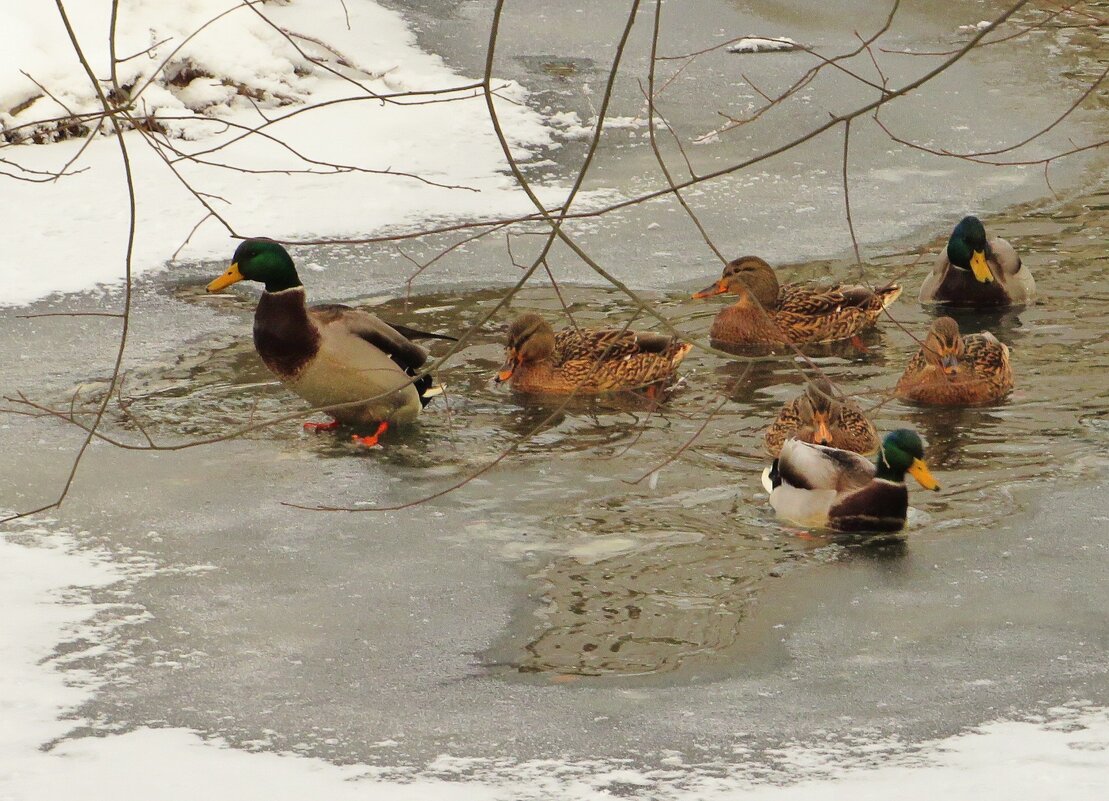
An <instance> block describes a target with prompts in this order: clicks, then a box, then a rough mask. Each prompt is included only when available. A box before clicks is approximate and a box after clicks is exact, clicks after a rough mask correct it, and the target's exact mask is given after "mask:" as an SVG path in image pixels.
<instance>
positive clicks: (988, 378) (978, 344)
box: [894, 317, 1013, 406]
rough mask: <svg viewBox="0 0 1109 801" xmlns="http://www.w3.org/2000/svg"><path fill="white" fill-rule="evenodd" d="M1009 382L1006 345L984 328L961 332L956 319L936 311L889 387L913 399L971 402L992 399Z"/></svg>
mask: <svg viewBox="0 0 1109 801" xmlns="http://www.w3.org/2000/svg"><path fill="white" fill-rule="evenodd" d="M1012 388H1013V369H1012V367H1011V366H1010V365H1009V349H1008V348H1007V347H1005V346H1004V345H1003V344H1001V343H1000V342H998V341H997V338H996V337H995V336H994V335H993V334H991V333H989V332H986V333H983V334H968V335H967V336H965V337H964V336H961V335H960V334H959V324H958V323H957V322H955V321H954V320H952V319H951V318H950V317H939V318H937V319H936V321H935V322H934V323H932V328H931V329H929V331H928V337H927V339H925V340H924V346H923V347H921V348H920V350H918V351H917V352H916V355H915V356H913V359H912V361H910V362H909V366H908V367H906V368H905V372H904V374H902V376H901V378H900V380H899V381H898V382H897V388H896V389H895V390H894V391H895V392H896V393H897V396H898V397H899V398H903V399H904V400H907V401H913V402H914V403H923V404H928V405H931V406H973V405H978V404H983V403H996V402H997V401H999V400H1001V399H1002V398H1004V397H1005V396H1006V395H1007V394H1009V391H1010V390H1012Z"/></svg>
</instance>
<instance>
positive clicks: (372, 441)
mask: <svg viewBox="0 0 1109 801" xmlns="http://www.w3.org/2000/svg"><path fill="white" fill-rule="evenodd" d="M388 430H389V424H388V423H378V425H377V431H375V432H374V433H372V434H371V435H370V436H368V437H360V436H358V435H357V434H352V435H351V437H350V438H351V440H352V441H354V442H357V443H358V444H359V445H363V446H365V447H367V448H372V447H374V446H375V445H377V444H378V443H377V441H378V439H380V438H381V435H382V434H384V433H385V432H386V431H388Z"/></svg>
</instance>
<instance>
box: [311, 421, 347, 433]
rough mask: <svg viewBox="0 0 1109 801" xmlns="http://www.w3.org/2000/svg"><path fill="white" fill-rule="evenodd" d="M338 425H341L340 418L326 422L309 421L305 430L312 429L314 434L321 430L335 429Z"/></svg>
mask: <svg viewBox="0 0 1109 801" xmlns="http://www.w3.org/2000/svg"><path fill="white" fill-rule="evenodd" d="M338 427H339V421H338V420H331V421H329V422H326V423H312V422H308V423H305V424H304V430H305V431H311V432H312V433H313V434H318V433H319V432H321V431H334V430H335V429H336V428H338Z"/></svg>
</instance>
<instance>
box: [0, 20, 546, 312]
mask: <svg viewBox="0 0 1109 801" xmlns="http://www.w3.org/2000/svg"><path fill="white" fill-rule="evenodd" d="M73 5H74V6H75V7H74V8H73V9H70V12H71V15H72V16H73V23H74V27H75V28H76V32H77V36H78V37H79V39H80V41H81V44H82V47H83V49H84V50H85V53H86V56H87V57H88V58H89V60H90V62H91V63H92V65H93V69H94V71H95V72H96V73H97V75H106V74H108V72H109V70H108V64H109V61H108V52H107V47H106V45H105V44H104V41H105V40H106V36H102V35H101V34H102V33H106V24H107V23H106V20H107V11H108V9H109V8H110V4H108V3H106V2H96V3H86V4H82V5H80V6H77V5H76V4H73ZM178 8H179V10H178V13H177V14H176V15H172V14H166V13H165V7H164V6H163V5H162V4H159V3H155V2H152V0H132V1H131V2H126V3H123V4H122V8H121V15H120V21H119V29H118V30H119V35H118V39H119V43H118V45H117V49H118V50H119V52H121V53H122V52H127V53H131V52H138V53H142V52H143V48H147V47H150V46H151V45H154V50H153V51H151V53H152V55H142V56H140V57H139V58H137V59H134V60H129V61H127V62H125V63H124V64H122V65H121V67H120V69H121V73H120V82H121V83H122V84H124V85H131V84H134V85H137V86H138V87H143V86H145V89H143V90H142V92H141V94H138V96H137V97H132V98H131V102H132V103H133V104H134V106H135V113H136V114H140V113H145V114H146V115H147V116H148V117H152V118H154V119H156V120H157V124H156V127H158V128H161V129H163V130H164V131H165V134H162V135H158V136H157V137H156V141H157V142H158V143H159V148H160V151H159V150H156V149H155V148H154V147H153V146H152V145H151V144H150V141H149V140H147V139H145V138H144V137H143V134H142V133H141V132H138V131H130V132H128V133H126V134H125V137H124V138H125V140H126V142H127V148H128V154H129V157H130V160H131V167H132V170H133V172H134V176H135V180H134V183H135V189H136V201H137V230H136V246H135V255H134V259H133V274H135V275H137V274H140V273H143V272H146V271H149V270H152V269H159V268H162V267H163V266H164V265H165V264H166V262H167V261H168V260H169V259H170V258H171V257H172V256H173V254H174V253H175V252H176V251H177V250H178V248H179V247H180V246H182V245H183V243H185V242H186V240H187V239H188V245H186V246H185V247H184V248H182V250H181V254H180V257H181V258H183V259H190V260H199V259H207V258H225V257H226V256H227V255H228V254H229V253H230V252H231V250H232V249H233V246H234V242H233V240H232V239H231V238H230V237H229V235H228V233H227V231H226V229H225V228H224V227H223V225H221V224H220V223H219V222H218V221H217V220H215V219H213V218H211V217H210V216H209V215H208V210H207V209H206V208H205V206H204V204H202V203H201V202H200V199H198V197H197V196H195V195H194V194H193V193H192V192H191V191H190V190H189V189H188V188H186V185H185V184H186V182H187V183H188V184H189V185H190V186H191V187H192V188H193V189H195V190H196V191H197V192H201V193H203V196H204V199H205V201H206V202H207V203H208V204H209V205H210V206H211V209H212V210H213V211H214V212H215V213H216V214H218V215H220V216H221V217H223V218H224V219H226V220H227V222H228V224H229V225H231V226H232V227H233V228H234V230H235V231H236V232H237V233H240V234H241V235H244V236H251V235H253V236H259V235H271V236H276V237H280V238H294V237H305V236H311V235H313V234H315V235H320V234H326V235H328V236H333V237H344V236H346V237H356V236H360V235H362V236H364V235H366V234H367V233H373V232H377V231H380V230H382V229H385V228H390V229H397V228H402V227H415V226H419V225H422V224H424V223H425V221H426V220H428V219H446V218H450V219H471V218H478V217H485V216H498V215H515V214H523V213H528V212H531V211H533V210H534V207H533V206H532V205H531V204H530V202H529V201H528V199H527V197H526V196H525V195H524V194H523V193H522V192H519V191H518V190H517V188H516V185H515V181H514V180H513V179H512V177H511V175H510V174H509V173H508V168H507V165H506V163H505V159H504V155H503V153H502V151H501V147H500V144H499V142H498V141H497V139H496V136H495V134H494V131H493V129H492V126H491V125H490V122H489V119H488V112H487V110H486V107H485V100H484V98H483V97H482V96H481V93H480V92H479V91H477V90H474V89H472V88H471V89H468V90H464V91H454V92H451V93H449V94H445V95H439V94H417V95H415V96H407V95H406V94H405V93H413V92H414V93H428V92H437V91H439V90H442V89H445V88H449V87H460V86H466V85H472V84H473V83H474V80H473V79H472V78H465V77H463V76H460V75H458V74H457V73H456V72H454V71H453V70H451V69H450V68H448V67H447V66H446V65H445V64H444V63H443V61H442V59H440V58H439V57H438V56H434V55H430V54H427V53H424V52H422V51H421V50H419V48H418V47H417V46H416V43H415V37H414V36H413V34H412V32H411V31H409V30H408V28H407V27H406V25H405V22H404V20H403V19H402V18H401V17H400V15H399V14H397V13H395V12H392V11H389V10H386V9H384V8H382V7H381V6H378V5H377V4H376V3H373V2H370V0H347V1H346V3H345V4H340V3H338V2H336V3H333V4H327V5H325V6H319V7H317V6H316V5H314V4H312V3H308V2H304V1H303V0H299V1H298V2H293V3H289V4H287V5H281V4H266V5H265V8H264V12H265V14H266V15H267V17H269V18H270V20H272V22H273V24H274V25H276V26H279V27H280V28H281V29H282V30H284V31H287V32H295V35H296V39H295V41H296V42H297V47H296V48H294V46H293V45H292V44H291V43H290V41H289V39H287V38H286V36H285V35H284V34H282V33H279V32H278V31H277V30H275V29H274V28H273V27H272V26H271V25H270V24H268V23H267V22H265V21H262V20H261V19H260V18H259V17H257V16H256V15H254V14H253V13H252V11H251V10H249V9H248V8H246V7H245V6H241V5H240V4H238V3H235V2H230V0H197V2H194V3H191V4H187V5H186V6H184V7H178ZM229 8H232V9H235V10H234V11H233V12H232V13H229V14H226V15H225V16H222V17H219V18H218V19H216V21H215V22H213V23H212V24H211V25H209V26H207V27H204V28H203V30H202V31H201V32H200V33H199V34H198V35H196V36H195V37H194V38H191V39H189V38H188V33H189V32H191V31H193V30H195V29H196V28H198V27H201V26H202V24H203V23H204V22H205V21H206V20H209V19H213V18H216V17H217V16H218V15H219V13H220V12H221V11H224V10H226V9H229ZM345 12H349V28H348V25H347V19H348V16H347V14H346V13H345ZM10 31H11V32H12V33H14V35H15V36H16V37H17V41H18V45H17V46H15V47H11V48H7V49H6V50H5V52H4V53H3V54H2V55H0V110H2V109H18V110H19V113H17V114H14V115H13V114H0V119H2V121H3V122H4V125H5V128H6V129H10V128H12V127H13V126H18V125H25V124H27V123H29V122H34V121H36V120H42V119H49V118H53V117H55V116H56V115H58V114H59V113H62V114H64V113H66V111H69V112H72V113H73V114H76V115H80V114H83V113H88V112H96V111H99V109H100V104H99V101H98V100H97V99H96V95H95V93H94V91H93V88H92V86H91V84H90V83H89V80H88V78H87V76H86V75H85V73H84V71H83V69H82V68H81V67H80V65H79V64H78V63H77V61H76V58H75V56H74V54H73V50H72V47H71V45H70V43H69V41H68V39H67V38H66V37H65V34H64V29H63V28H62V26H61V22H60V19H59V17H58V15H57V12H56V10H55V9H54V7H53V5H52V4H50V6H49V7H46V6H43V5H37V4H25V5H24V6H21V7H20V9H19V10H18V12H17V13H16V14H15V18H14V20H13V21H12V26H11V28H10ZM9 35H12V34H9ZM159 43H161V44H159ZM182 43H184V46H183V47H182V48H181V50H180V51H175V48H176V47H177V46H178V45H181V44H182ZM319 43H326V47H324V46H322V45H321V44H319ZM298 48H299V50H300V51H303V52H308V51H311V55H312V59H308V58H306V57H305V56H304V55H301V52H298ZM171 55H172V57H171V58H170V60H169V63H168V65H167V67H166V70H165V71H164V72H160V73H158V76H159V80H156V81H152V82H150V83H149V84H147V83H146V82H147V81H148V80H149V79H150V78H151V77H152V74H153V71H154V68H155V67H156V66H158V65H161V64H162V61H163V59H164V58H165V57H166V56H171ZM351 65H357V66H351ZM24 72H25V73H26V76H25V75H24V74H23V73H24ZM27 76H30V77H27ZM213 76H220V77H218V78H217V77H213ZM31 78H33V79H34V81H35V82H37V83H38V84H41V86H42V87H43V88H44V90H46V91H40V90H38V89H37V88H36V84H35V83H34V82H32V80H31ZM498 87H499V88H498V92H497V94H498V103H497V105H498V114H499V115H500V117H501V119H502V123H503V127H504V130H505V133H506V136H507V137H508V139H509V142H510V144H511V146H512V147H513V149H514V157H516V158H518V159H519V160H520V161H522V162H527V161H529V160H532V159H535V158H536V157H538V156H540V155H541V154H542V153H543V151H544V150H545V149H547V148H550V147H552V146H556V145H557V142H556V140H555V138H554V133H555V129H554V128H552V127H550V126H548V125H547V123H546V122H545V121H544V120H543V118H542V117H541V116H540V115H539V114H538V113H537V112H535V111H533V110H532V109H531V108H529V106H528V105H527V103H526V102H525V101H526V99H527V93H526V91H525V90H524V89H523V88H522V87H521V86H519V85H518V84H516V83H513V82H511V81H499V82H498ZM104 88H105V89H106V90H108V89H110V87H104ZM36 96H38V99H37V100H34V102H32V103H30V104H28V100H29V99H31V98H34V97H36ZM377 96H395V97H396V99H395V100H393V101H390V102H384V101H382V100H378V99H376V97H377ZM51 97H55V98H57V101H55V100H52V99H51ZM321 104H322V105H321ZM267 120H273V122H271V123H267ZM260 125H264V128H263V134H265V136H262V135H257V134H256V135H253V136H250V137H244V136H243V133H244V131H245V130H249V129H252V128H257V127H258V126H260ZM104 128H105V131H107V130H110V124H109V123H105V124H104ZM43 136H46V137H47V138H49V134H43ZM267 137H268V138H267ZM413 143H416V144H415V146H414V144H413ZM82 145H83V139H82V137H80V136H78V137H76V138H69V139H66V140H65V141H60V142H56V143H52V144H39V145H31V144H27V145H9V146H7V147H5V148H3V156H4V158H5V159H7V160H8V162H9V163H8V164H7V165H6V170H7V172H8V173H10V174H14V175H17V176H20V177H22V178H24V179H28V178H30V179H33V181H34V182H31V181H29V180H11V179H9V180H7V181H6V184H5V193H6V195H5V197H6V200H7V203H8V209H9V211H8V212H7V218H8V219H7V222H8V225H9V226H10V230H16V231H33V232H37V233H38V235H37V236H34V237H28V238H25V239H23V240H17V241H14V242H11V243H10V244H9V246H8V247H6V248H5V251H4V254H3V256H0V282H2V284H3V286H4V292H3V293H2V296H0V305H8V306H11V305H24V304H27V303H30V302H33V301H35V300H38V299H41V298H43V297H45V296H47V295H49V294H51V293H54V292H64V293H68V292H76V291H81V290H85V289H89V288H91V287H94V286H96V285H98V284H118V283H119V282H121V281H122V279H123V275H124V261H125V258H124V257H125V243H126V239H127V227H128V225H127V224H128V217H129V214H128V208H129V202H128V197H127V186H126V182H125V176H124V173H123V170H122V161H121V158H120V148H119V145H118V143H117V142H116V141H115V137H114V135H111V134H107V133H106V132H102V133H101V134H100V135H98V136H96V137H94V138H93V139H92V141H91V144H90V146H89V147H88V148H87V149H85V150H84V152H82V153H81V154H80V157H79V159H78V160H77V161H76V162H75V163H74V164H73V165H72V166H71V167H69V169H68V172H67V174H66V175H64V176H62V177H61V178H59V179H58V180H56V181H44V180H42V179H43V178H44V175H48V174H49V173H51V172H56V171H59V170H61V169H62V167H63V166H64V165H66V164H67V162H68V161H69V160H70V159H71V158H73V157H74V156H75V155H77V154H78V152H79V151H80V149H81V147H82ZM174 151H177V152H174ZM188 154H192V155H196V156H198V158H200V159H202V160H203V162H202V163H198V162H195V161H186V160H183V158H182V156H183V155H188ZM167 159H168V160H169V161H170V162H173V164H174V166H175V167H176V169H177V171H178V172H179V173H180V178H178V177H177V176H175V175H174V174H173V172H171V170H170V168H169V166H167ZM333 165H334V166H333ZM36 171H37V172H36ZM552 199H553V196H552ZM202 221H203V222H202ZM194 226H199V227H198V228H197V229H196V230H195V232H193V233H192V235H191V238H190V231H192V230H193V228H194ZM75 253H79V254H80V257H79V258H74V254H75Z"/></svg>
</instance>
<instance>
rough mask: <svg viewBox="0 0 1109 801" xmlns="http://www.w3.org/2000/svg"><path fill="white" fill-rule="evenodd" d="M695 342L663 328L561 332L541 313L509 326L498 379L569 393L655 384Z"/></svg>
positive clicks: (518, 385) (534, 389) (536, 390)
mask: <svg viewBox="0 0 1109 801" xmlns="http://www.w3.org/2000/svg"><path fill="white" fill-rule="evenodd" d="M692 347H693V346H692V345H689V344H687V343H684V342H679V341H678V340H676V339H675V338H674V337H671V336H666V335H663V334H654V333H644V332H641V331H625V330H621V329H619V328H601V329H599V328H583V329H577V330H575V329H573V328H567V329H563V330H562V331H559V332H558V333H557V334H556V333H555V332H554V329H552V328H551V325H550V323H548V322H547V321H546V320H544V319H543V318H542V317H540V316H539V315H538V314H523V315H521V316H520V317H517V318H516V319H515V320H513V322H512V324H511V325H510V326H509V327H508V340H507V343H506V346H505V350H506V358H505V363H504V367H502V368H501V370H500V372H499V373H497V381H498V382H500V381H510V382H511V385H512V388H513V389H515V390H519V391H520V392H534V393H550V394H566V393H570V392H578V393H587V394H593V393H600V392H618V391H621V390H629V389H640V388H650V387H653V386H654V385H657V384H659V383H660V382H663V381H666V380H667V379H669V378H670V377H671V376H672V375H673V374H674V371H675V370H676V369H677V367H678V363H679V362H681V360H682V359H683V358H685V355H686V354H687V353H689V351H690V349H691V348H692Z"/></svg>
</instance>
